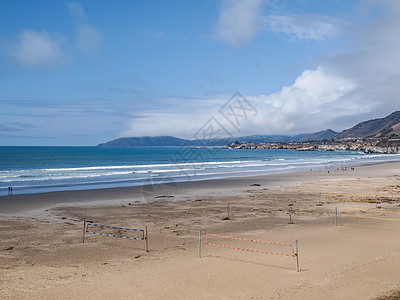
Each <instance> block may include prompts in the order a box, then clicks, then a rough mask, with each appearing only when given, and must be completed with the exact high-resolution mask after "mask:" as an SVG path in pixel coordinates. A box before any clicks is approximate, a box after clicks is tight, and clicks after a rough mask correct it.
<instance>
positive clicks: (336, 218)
mask: <svg viewBox="0 0 400 300" xmlns="http://www.w3.org/2000/svg"><path fill="white" fill-rule="evenodd" d="M335 226H337V207H335Z"/></svg>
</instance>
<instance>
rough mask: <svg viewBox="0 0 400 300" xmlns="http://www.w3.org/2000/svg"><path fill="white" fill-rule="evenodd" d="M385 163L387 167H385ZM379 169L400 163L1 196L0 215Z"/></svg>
mask: <svg viewBox="0 0 400 300" xmlns="http://www.w3.org/2000/svg"><path fill="white" fill-rule="evenodd" d="M384 166H387V167H388V168H384ZM382 169H385V170H388V169H389V170H392V169H396V170H397V169H398V170H400V162H377V163H370V164H365V165H362V166H358V167H356V168H355V170H354V171H353V170H351V169H349V168H348V169H347V171H342V170H337V169H330V170H313V171H304V172H288V173H278V174H269V175H256V176H248V177H230V178H221V179H205V180H196V181H183V182H176V183H173V184H169V183H166V184H165V185H160V184H155V185H153V186H148V185H147V186H131V187H113V188H101V189H89V190H72V191H57V192H45V193H34V194H17V195H12V196H0V215H12V214H15V213H17V214H25V213H27V212H29V211H33V210H35V211H40V210H46V209H51V208H54V207H59V206H65V205H75V206H76V205H78V206H80V205H119V204H128V203H131V204H133V203H135V204H138V203H142V204H143V203H152V202H156V201H157V199H162V198H165V199H167V200H170V201H172V202H175V201H185V200H190V199H191V198H193V197H194V198H196V197H209V196H215V195H225V196H229V195H235V194H238V193H239V194H240V193H243V192H244V191H246V190H247V189H249V188H259V189H265V188H267V189H279V188H284V187H287V186H290V185H295V184H298V183H304V182H307V181H318V180H328V179H334V178H335V177H337V175H340V176H341V177H343V176H346V177H349V178H350V177H357V176H364V177H365V176H373V175H376V173H377V172H376V170H377V171H378V173H382V171H384V170H382ZM328 171H329V173H328ZM392 173H393V172H392ZM380 176H382V175H380ZM254 184H256V185H258V184H259V185H260V186H252V185H254ZM146 187H150V191H146ZM165 187H167V189H169V190H170V191H169V193H170V195H168V194H167V195H166V194H165V193H166V190H165ZM143 189H144V193H143ZM173 190H175V192H174V191H173ZM167 193H168V191H167ZM196 195H197V196H196ZM165 199H164V200H165ZM171 199H173V200H171Z"/></svg>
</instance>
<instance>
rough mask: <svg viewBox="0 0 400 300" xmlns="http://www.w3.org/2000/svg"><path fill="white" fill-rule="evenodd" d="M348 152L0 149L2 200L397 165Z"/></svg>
mask: <svg viewBox="0 0 400 300" xmlns="http://www.w3.org/2000/svg"><path fill="white" fill-rule="evenodd" d="M399 160H400V155H396V154H393V155H391V154H385V155H384V154H365V153H362V152H351V151H333V152H330V151H312V152H303V151H292V150H272V149H271V150H261V149H259V150H257V149H197V148H183V147H0V195H7V193H8V187H9V186H12V187H13V193H14V194H27V193H41V192H51V191H64V190H85V189H98V188H110V187H126V186H140V185H148V184H154V183H166V182H179V181H189V180H192V181H198V180H204V179H216V178H228V177H243V176H254V175H264V174H279V173H285V172H294V171H308V170H310V169H312V170H326V169H328V170H329V169H334V168H338V167H350V166H358V165H365V164H370V163H378V162H386V161H399Z"/></svg>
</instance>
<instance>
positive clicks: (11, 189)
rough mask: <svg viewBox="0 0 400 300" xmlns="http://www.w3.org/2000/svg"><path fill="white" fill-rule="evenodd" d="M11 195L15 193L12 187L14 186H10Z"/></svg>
mask: <svg viewBox="0 0 400 300" xmlns="http://www.w3.org/2000/svg"><path fill="white" fill-rule="evenodd" d="M10 193H11V194H10V195H12V194H13V188H12V186H10Z"/></svg>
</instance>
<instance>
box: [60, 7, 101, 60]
mask: <svg viewBox="0 0 400 300" xmlns="http://www.w3.org/2000/svg"><path fill="white" fill-rule="evenodd" d="M68 9H69V11H70V13H71V15H72V16H73V17H74V18H75V19H76V41H77V44H78V47H79V49H80V50H81V51H82V52H83V53H86V54H89V53H90V52H91V51H92V50H93V49H95V48H96V47H97V46H99V45H100V43H101V41H102V40H103V36H102V34H101V33H100V32H99V31H98V30H96V29H95V28H94V27H93V26H90V25H88V24H87V17H86V14H85V11H84V10H83V7H82V5H81V4H80V3H75V2H70V3H68Z"/></svg>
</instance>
